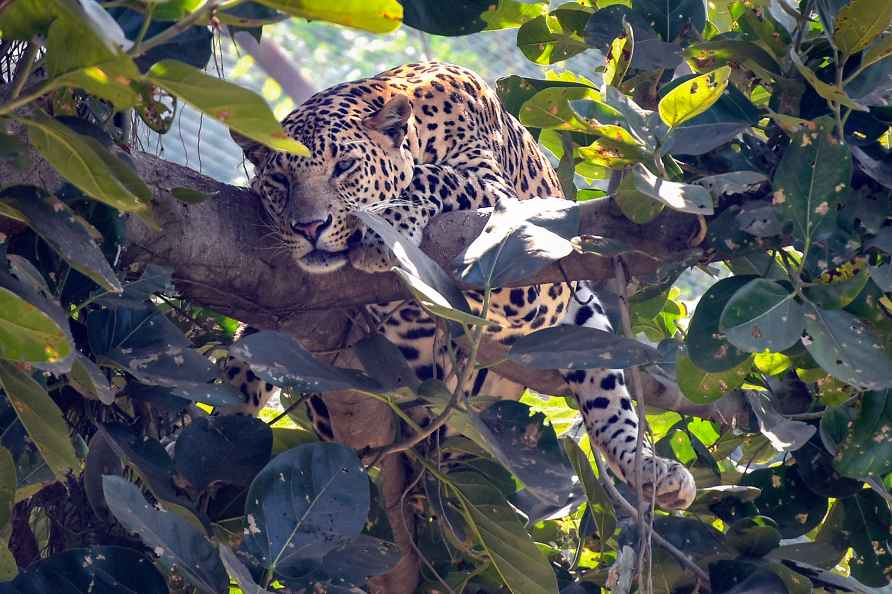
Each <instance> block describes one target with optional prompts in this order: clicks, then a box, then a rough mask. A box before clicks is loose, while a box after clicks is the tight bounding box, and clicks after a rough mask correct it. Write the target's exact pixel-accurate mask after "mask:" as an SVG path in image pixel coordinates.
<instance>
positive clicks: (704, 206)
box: [621, 165, 713, 215]
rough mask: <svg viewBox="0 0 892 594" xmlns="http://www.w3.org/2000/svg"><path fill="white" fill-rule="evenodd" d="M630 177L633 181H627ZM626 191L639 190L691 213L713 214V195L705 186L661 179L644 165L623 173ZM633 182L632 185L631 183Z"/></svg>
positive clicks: (668, 204) (676, 208) (677, 208)
mask: <svg viewBox="0 0 892 594" xmlns="http://www.w3.org/2000/svg"><path fill="white" fill-rule="evenodd" d="M626 178H630V180H631V182H626ZM623 182H626V184H627V185H626V186H625V190H621V191H626V192H637V193H638V194H640V195H642V196H646V197H647V198H650V199H652V200H656V201H657V202H662V203H663V204H665V205H666V206H668V207H669V208H671V209H673V210H677V211H679V212H688V213H691V214H705V215H711V214H712V213H713V206H712V196H711V195H710V194H709V191H708V190H707V189H706V188H704V187H703V186H697V185H693V184H680V183H678V182H672V181H669V180H666V179H661V178H659V177H657V176H656V175H654V174H653V173H651V172H650V171H648V169H647V168H646V167H644V166H643V165H635V166H634V167H632V168H631V169H630V170H629V171H627V172H625V173H624V174H623ZM629 184H631V185H629Z"/></svg>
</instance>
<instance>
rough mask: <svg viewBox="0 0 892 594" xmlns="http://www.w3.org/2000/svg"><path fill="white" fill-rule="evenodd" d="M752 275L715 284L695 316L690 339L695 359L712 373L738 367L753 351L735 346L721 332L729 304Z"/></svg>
mask: <svg viewBox="0 0 892 594" xmlns="http://www.w3.org/2000/svg"><path fill="white" fill-rule="evenodd" d="M750 280H752V277H748V276H735V277H731V278H725V279H722V280H720V281H719V282H717V283H715V284H714V285H713V286H711V287H710V288H709V290H707V291H706V293H705V294H704V295H703V297H701V298H700V302H699V303H698V304H697V309H696V310H695V311H694V315H693V317H692V318H691V323H690V325H689V326H688V335H687V338H686V341H685V342H686V345H687V353H688V356H689V357H690V358H691V361H692V362H693V363H694V365H696V366H697V367H699V368H700V369H702V370H704V371H709V372H712V373H715V372H719V371H725V370H727V369H731V368H733V367H737V366H738V365H740V364H741V363H742V362H743V361H745V360H746V359H747V358H748V357H749V354H748V353H746V352H745V351H742V350H740V349H738V348H737V347H735V346H734V345H732V344H731V343H730V342H728V341H727V339H725V338H724V337H723V336H722V335H721V333H720V331H719V319H720V318H721V315H722V311H724V309H725V305H726V304H727V303H728V301H729V300H730V299H731V297H732V296H733V295H734V293H736V292H737V291H738V290H739V289H740V288H741V287H743V286H744V285H745V284H747V283H748V282H749V281H750Z"/></svg>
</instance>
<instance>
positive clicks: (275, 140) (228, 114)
mask: <svg viewBox="0 0 892 594" xmlns="http://www.w3.org/2000/svg"><path fill="white" fill-rule="evenodd" d="M146 78H147V80H149V81H150V82H151V83H152V84H155V85H158V86H159V87H161V88H162V89H164V90H165V91H167V92H168V93H171V94H172V95H176V96H177V97H179V98H180V99H182V100H183V101H185V102H186V103H188V104H190V105H192V106H193V107H195V108H196V109H198V110H199V111H202V112H204V113H206V114H208V115H209V116H211V117H212V118H214V119H215V120H217V121H219V122H221V123H223V124H226V125H227V126H229V127H230V128H232V129H233V130H235V131H236V132H238V133H240V134H243V135H244V136H247V137H248V138H250V139H252V140H255V141H257V142H259V143H261V144H263V145H265V146H268V147H269V148H271V149H273V150H275V151H281V152H283V153H291V154H294V155H302V156H305V157H306V156H309V155H310V151H309V150H308V149H307V147H305V146H304V145H303V144H301V143H300V142H298V141H296V140H294V139H293V138H290V137H289V136H288V135H287V134H286V133H285V131H284V130H283V129H282V126H281V125H280V124H279V122H278V121H276V118H275V116H274V115H273V112H272V111H270V108H269V106H268V105H267V104H266V102H265V101H264V100H263V98H262V97H260V96H259V95H257V94H255V93H254V92H253V91H249V90H248V89H245V88H243V87H240V86H238V85H234V84H232V83H229V82H226V81H224V80H221V79H219V78H216V77H214V76H210V75H207V74H205V73H204V72H202V71H200V70H198V69H197V68H194V67H192V66H189V65H188V64H184V63H182V62H178V61H176V60H162V61H161V62H158V63H157V64H155V65H154V66H152V68H151V69H150V70H149V72H148V73H147V74H146Z"/></svg>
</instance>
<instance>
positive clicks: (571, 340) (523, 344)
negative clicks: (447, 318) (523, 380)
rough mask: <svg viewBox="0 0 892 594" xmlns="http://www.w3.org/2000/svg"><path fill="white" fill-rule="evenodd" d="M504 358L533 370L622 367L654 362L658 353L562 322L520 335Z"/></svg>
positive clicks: (634, 341)
mask: <svg viewBox="0 0 892 594" xmlns="http://www.w3.org/2000/svg"><path fill="white" fill-rule="evenodd" d="M508 358H509V359H511V360H512V361H516V362H517V363H520V364H521V365H524V366H526V367H531V368H533V369H602V368H608V369H612V368H617V369H619V368H621V369H625V368H627V367H635V366H638V365H648V364H650V363H654V362H656V361H658V360H659V358H660V355H659V353H658V352H657V351H656V349H654V348H651V347H649V346H647V345H646V344H644V343H641V342H638V341H637V340H632V339H630V338H625V337H624V336H618V335H616V334H613V333H612V332H605V331H604V330H598V329H596V328H587V327H585V326H573V325H569V324H562V325H559V326H555V327H553V328H546V329H545V330H539V331H537V332H533V333H532V334H527V335H526V336H521V337H520V338H519V339H517V341H516V342H515V343H514V344H513V345H512V346H511V350H510V351H509V352H508Z"/></svg>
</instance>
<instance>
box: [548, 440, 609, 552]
mask: <svg viewBox="0 0 892 594" xmlns="http://www.w3.org/2000/svg"><path fill="white" fill-rule="evenodd" d="M561 442H563V444H564V451H565V452H566V454H567V458H569V460H570V464H572V465H573V470H574V471H575V472H576V476H577V477H579V480H580V481H581V482H582V487H583V489H584V490H585V498H586V500H587V501H588V509H589V513H591V514H592V519H593V520H594V522H595V526H597V527H598V537H599V538H600V539H601V551H605V550H607V541H608V540H609V539H610V538H611V537H612V536H613V533H614V532H615V531H616V513H615V512H614V511H613V503H612V502H611V501H610V497H609V496H608V495H607V491H606V490H605V489H604V487H603V486H602V485H601V483H599V482H598V480H597V479H596V478H595V473H594V472H592V465H591V463H590V462H589V460H588V456H586V455H585V452H583V451H582V449H581V448H580V447H579V446H578V445H577V444H576V442H575V441H573V440H572V439H570V438H564V439H562V440H561ZM595 455H598V454H595Z"/></svg>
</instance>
